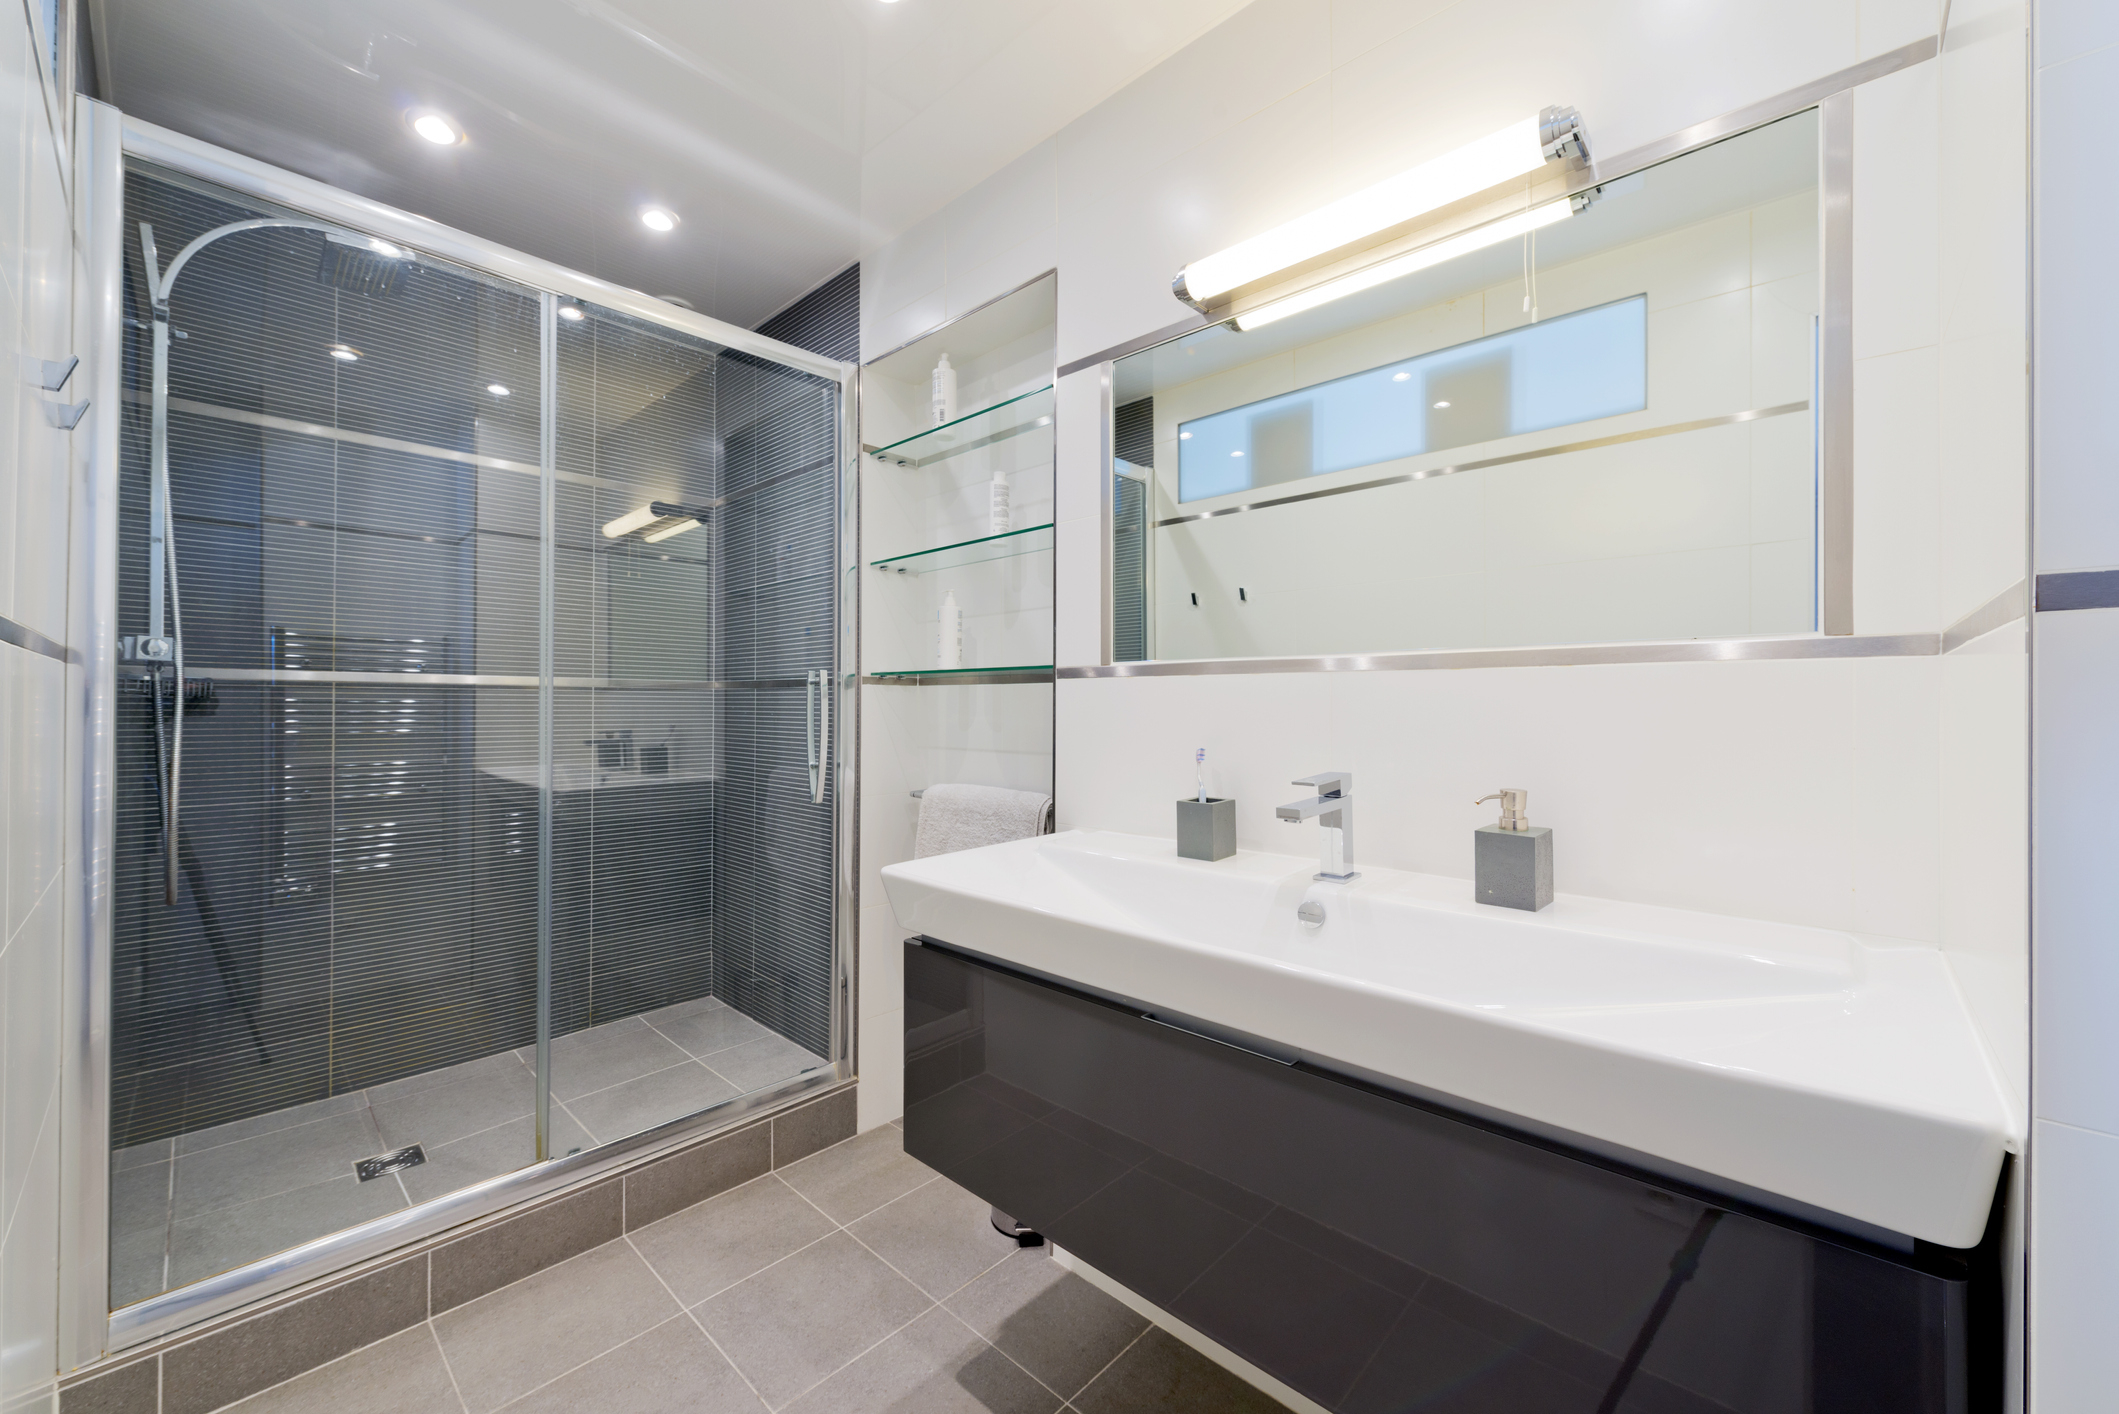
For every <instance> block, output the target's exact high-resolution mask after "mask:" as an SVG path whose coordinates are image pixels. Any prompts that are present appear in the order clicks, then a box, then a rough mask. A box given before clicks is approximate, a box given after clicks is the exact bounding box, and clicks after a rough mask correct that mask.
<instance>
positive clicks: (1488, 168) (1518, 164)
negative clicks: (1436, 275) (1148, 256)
mask: <svg viewBox="0 0 2119 1414" xmlns="http://www.w3.org/2000/svg"><path fill="white" fill-rule="evenodd" d="M1583 155H1584V148H1583V144H1582V138H1581V119H1580V117H1579V115H1577V114H1576V113H1575V111H1574V110H1573V109H1571V108H1548V109H1546V110H1545V111H1544V112H1542V113H1540V114H1539V115H1538V116H1537V117H1535V118H1525V119H1524V120H1523V121H1522V122H1520V123H1511V124H1510V125H1509V126H1507V127H1505V128H1503V129H1502V130H1501V131H1500V132H1497V133H1490V134H1488V135H1487V136H1486V137H1483V138H1480V139H1479V140H1478V141H1477V142H1474V143H1469V144H1467V145H1465V146H1463V147H1460V148H1458V149H1457V150H1456V151H1455V152H1449V153H1445V154H1443V155H1442V156H1440V157H1437V158H1435V159H1434V160H1433V161H1429V162H1423V163H1421V164H1420V165H1419V166H1417V167H1414V168H1412V169H1411V170H1409V171H1405V172H1400V173H1399V174H1398V175H1397V176H1395V177H1389V178H1386V179H1385V180H1383V181H1380V182H1378V183H1376V184H1375V185H1374V186H1372V187H1369V188H1367V189H1366V190H1363V191H1358V192H1355V193H1354V194H1353V195H1352V196H1349V197H1345V198H1343V199H1341V200H1339V201H1335V202H1333V203H1332V204H1331V205H1329V206H1325V207H1320V208H1319V209H1317V210H1315V211H1312V212H1311V213H1309V214H1308V215H1307V216H1298V217H1296V218H1295V219H1294V220H1292V221H1289V222H1287V223H1286V224H1285V225H1281V226H1276V227H1274V228H1273V229H1272V230H1270V231H1267V232H1265V233H1264V234H1263V235H1257V236H1253V237H1251V238H1250V239H1249V240H1247V241H1240V242H1238V243H1237V244H1235V245H1232V246H1230V247H1229V248H1228V249H1227V250H1224V251H1219V252H1216V253H1215V254H1213V255H1210V256H1208V257H1206V258H1205V259H1204V260H1195V261H1193V262H1192V263H1191V264H1190V265H1187V266H1186V267H1185V268H1184V269H1183V270H1180V271H1179V272H1178V274H1177V280H1176V284H1175V289H1176V292H1177V297H1178V298H1179V299H1181V300H1184V301H1185V302H1186V303H1188V304H1192V305H1195V306H1199V305H1204V304H1206V303H1207V302H1208V301H1210V300H1212V299H1214V298H1215V297H1216V296H1218V295H1224V294H1227V293H1228V292H1229V291H1231V290H1234V289H1239V288H1241V287H1242V286H1245V285H1248V284H1251V283H1252V282H1253V281H1256V280H1262V279H1264V278H1265V277H1266V276H1268V275H1271V274H1273V273H1274V272H1275V271H1278V270H1285V269H1287V268H1288V267H1289V266H1291V265H1300V264H1301V263H1302V262H1304V261H1306V260H1313V259H1315V258H1316V257H1318V256H1320V255H1323V254H1325V253H1327V252H1329V251H1334V250H1337V249H1339V248H1340V247H1341V246H1344V245H1347V244H1350V243H1351V242H1354V241H1358V240H1360V239H1361V238H1362V237H1363V236H1368V235H1374V234H1375V233H1376V232H1378V231H1387V230H1389V229H1390V228H1391V227H1393V226H1398V225H1403V224H1404V223H1405V222H1407V221H1410V220H1412V219H1413V218H1414V217H1416V216H1419V215H1421V214H1422V213H1424V212H1428V211H1434V210H1436V209H1438V208H1440V207H1444V206H1448V205H1449V204H1450V203H1451V202H1454V201H1462V200H1463V199H1464V198H1465V197H1468V196H1471V195H1474V194H1475V193H1478V192H1482V191H1486V190H1488V189H1489V188H1491V187H1497V186H1499V185H1501V184H1502V183H1503V182H1506V181H1509V180H1511V179H1513V178H1516V177H1521V176H1524V175H1525V174H1527V173H1530V172H1535V171H1537V170H1538V169H1539V168H1540V167H1543V166H1544V165H1545V164H1546V163H1547V162H1549V161H1551V160H1553V159H1554V158H1560V157H1581V156H1583Z"/></svg>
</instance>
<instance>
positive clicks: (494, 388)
mask: <svg viewBox="0 0 2119 1414" xmlns="http://www.w3.org/2000/svg"><path fill="white" fill-rule="evenodd" d="M486 391H487V392H489V393H491V394H492V395H493V396H494V397H496V398H505V397H506V396H507V395H508V385H507V384H505V383H488V384H486Z"/></svg>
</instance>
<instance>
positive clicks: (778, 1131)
mask: <svg viewBox="0 0 2119 1414" xmlns="http://www.w3.org/2000/svg"><path fill="white" fill-rule="evenodd" d="M853 1134H854V1091H853V1087H852V1086H850V1085H849V1086H847V1087H846V1088H845V1089H843V1090H834V1091H833V1092H832V1093H831V1094H829V1095H826V1096H825V1097H824V1098H823V1099H821V1100H816V1101H812V1102H811V1103H809V1104H806V1105H801V1106H798V1107H797V1108H795V1109H792V1110H789V1111H787V1112H786V1113H785V1114H778V1115H774V1116H773V1167H774V1168H779V1167H780V1166H781V1165H783V1164H791V1163H793V1162H795V1160H797V1159H806V1158H808V1157H809V1156H810V1155H811V1154H814V1153H816V1152H817V1151H818V1150H819V1149H823V1148H827V1147H829V1146H830V1145H833V1144H836V1143H838V1142H839V1141H840V1140H841V1139H851V1138H853Z"/></svg>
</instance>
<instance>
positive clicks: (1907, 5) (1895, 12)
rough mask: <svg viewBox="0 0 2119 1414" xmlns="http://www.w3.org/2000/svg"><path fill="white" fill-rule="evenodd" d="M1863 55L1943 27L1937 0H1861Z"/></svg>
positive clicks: (1867, 55)
mask: <svg viewBox="0 0 2119 1414" xmlns="http://www.w3.org/2000/svg"><path fill="white" fill-rule="evenodd" d="M1860 10H1861V56H1862V58H1864V59H1868V58H1872V57H1874V56H1875V55H1878V54H1882V53H1885V52H1886V51H1888V50H1892V49H1896V48H1898V47H1899V46H1900V45H1902V44H1911V43H1912V42H1913V41H1914V40H1916V39H1925V38H1928V37H1930V36H1932V35H1934V34H1935V33H1936V32H1937V31H1938V30H1940V29H1941V28H1942V7H1941V6H1940V5H1939V4H1938V3H1937V0H1860Z"/></svg>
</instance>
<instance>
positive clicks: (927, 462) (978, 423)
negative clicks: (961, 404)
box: [866, 383, 1052, 468]
mask: <svg viewBox="0 0 2119 1414" xmlns="http://www.w3.org/2000/svg"><path fill="white" fill-rule="evenodd" d="M1050 426H1052V385H1051V384H1050V383H1047V384H1046V385H1045V386H1044V387H1042V388H1038V389H1035V390H1033V391H1031V392H1028V393H1019V394H1017V395H1016V396H1015V397H1012V398H1010V399H1009V400H1008V401H1007V402H1004V403H995V404H994V405H993V406H992V407H987V408H980V409H979V410H978V411H977V412H968V413H965V414H964V415H963V416H962V417H960V418H958V419H957V420H956V421H954V422H945V423H943V424H942V425H941V426H939V427H930V428H928V429H927V430H926V431H925V432H916V433H914V434H913V435H912V436H910V437H906V438H903V439H901V440H899V441H896V442H892V443H890V444H889V445H888V446H884V447H869V448H867V449H866V450H867V452H868V454H869V455H870V456H872V457H874V458H875V459H876V460H877V461H881V462H889V463H891V464H893V465H895V466H909V467H914V468H918V467H923V466H932V465H934V464H935V463H936V462H939V461H947V460H948V459H949V458H951V457H955V456H961V455H963V454H964V453H965V452H970V451H976V450H977V449H978V448H980V447H991V446H993V445H995V444H996V443H1000V442H1005V441H1007V440H1008V439H1009V438H1011V437H1020V436H1022V435H1023V434H1024V433H1025V432H1035V431H1037V430H1038V429H1039V428H1045V427H1050Z"/></svg>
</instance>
